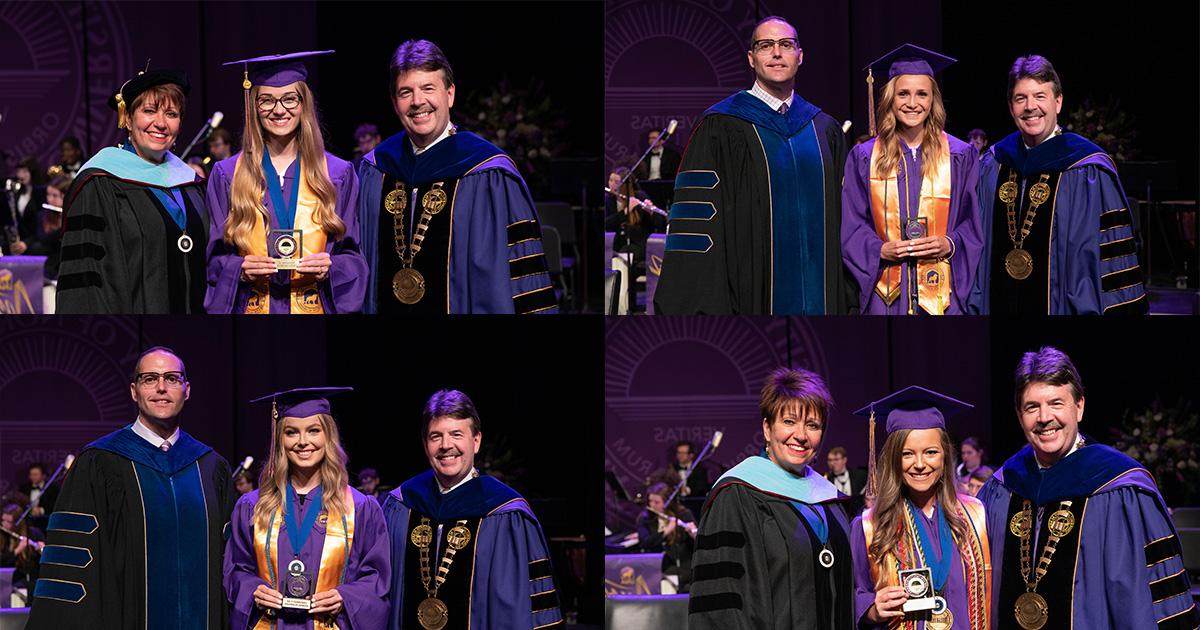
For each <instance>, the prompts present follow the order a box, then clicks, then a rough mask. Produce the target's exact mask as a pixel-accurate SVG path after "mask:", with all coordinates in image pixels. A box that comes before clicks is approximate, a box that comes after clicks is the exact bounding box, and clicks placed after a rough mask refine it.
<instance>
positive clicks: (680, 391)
mask: <svg viewBox="0 0 1200 630" xmlns="http://www.w3.org/2000/svg"><path fill="white" fill-rule="evenodd" d="M607 324H608V325H607V331H606V336H605V382H604V396H605V403H604V404H605V406H604V422H605V436H604V440H605V445H604V446H605V466H606V467H607V468H608V469H610V470H612V471H614V472H615V473H616V474H617V476H618V478H619V479H620V480H621V482H622V483H623V484H624V485H625V487H626V488H627V489H628V491H629V492H630V493H631V494H632V493H637V492H640V491H641V490H642V489H643V487H644V485H645V483H646V478H647V477H649V476H651V475H652V474H653V473H654V472H655V471H656V470H658V469H661V468H663V467H665V465H666V463H667V461H668V460H667V457H668V454H669V453H670V452H671V451H672V447H673V446H674V444H675V443H676V442H677V441H680V440H690V441H691V442H693V443H694V444H696V448H697V450H699V449H701V448H703V446H704V444H705V443H706V442H707V441H708V440H709V439H710V438H711V437H712V435H713V432H715V431H721V432H723V433H724V439H723V441H722V443H721V446H720V448H719V449H718V450H717V451H716V452H715V454H714V455H713V457H712V458H711V459H710V460H708V461H709V465H708V468H709V477H710V480H715V479H716V477H717V476H718V475H720V473H721V472H723V471H724V470H726V469H728V468H730V467H731V466H733V465H734V464H736V463H738V462H739V461H741V460H742V459H745V458H746V457H747V456H749V455H753V454H756V453H758V452H760V451H761V449H762V447H763V439H762V423H761V420H760V417H759V413H758V398H759V391H760V390H761V388H762V385H763V381H764V380H765V379H766V377H767V374H769V373H770V371H771V370H773V369H774V368H776V367H779V366H791V367H802V368H805V369H809V370H812V371H815V372H817V373H818V374H821V375H822V376H824V377H825V379H826V382H827V383H828V385H829V387H830V390H831V392H832V394H833V398H834V401H835V404H836V406H835V409H834V411H833V413H832V415H831V417H830V418H829V422H828V425H827V429H826V432H825V438H824V442H823V444H822V450H821V452H820V453H819V454H818V455H817V458H816V460H815V461H814V464H815V465H816V468H817V469H818V470H820V471H822V472H824V470H825V452H826V451H827V450H828V449H829V447H832V446H838V445H841V446H844V447H846V450H847V452H848V454H849V458H850V465H851V466H865V465H866V460H867V456H866V453H867V422H866V421H865V419H860V418H858V417H856V416H854V415H852V412H853V411H854V410H855V409H858V408H859V407H861V406H863V405H866V404H867V403H869V402H871V401H872V400H876V399H878V398H882V397H883V396H884V395H886V394H887V393H889V392H891V391H892V390H894V389H899V388H901V387H905V386H908V385H924V386H926V387H930V388H933V389H936V390H938V391H942V392H944V393H946V394H949V395H952V396H955V397H957V398H960V399H961V400H964V401H967V402H971V403H974V404H975V405H976V407H977V408H976V409H975V410H972V411H969V412H967V413H964V414H962V415H960V416H957V417H955V418H952V419H951V420H949V422H948V427H949V429H950V431H951V433H952V435H954V436H955V437H956V438H958V439H961V438H962V437H964V436H967V435H976V436H979V437H980V438H982V439H983V440H984V442H985V443H988V442H989V441H990V435H991V431H990V426H989V422H988V417H987V410H988V409H989V407H990V402H991V394H990V386H991V381H990V372H989V358H988V357H989V352H988V348H989V337H988V334H989V330H988V327H987V321H986V320H985V319H982V318H956V319H954V318H940V319H939V321H936V322H934V321H933V320H932V319H929V318H910V319H907V320H900V319H890V320H889V319H888V318H873V317H869V318H849V317H825V318H815V319H808V318H783V317H777V318H753V317H665V316H659V317H653V318H646V317H629V318H610V319H609V320H608V322H607ZM883 438H884V434H883V431H882V429H880V431H879V435H878V436H877V439H878V445H879V446H882V444H883ZM637 509H638V508H636V507H634V506H633V505H632V504H628V503H622V502H619V501H618V500H617V499H615V498H614V496H613V494H612V493H611V492H609V493H607V495H606V513H607V514H608V522H607V523H606V524H607V525H608V527H610V528H612V529H620V528H622V527H624V528H631V527H632V524H633V519H634V517H635V516H636V513H637Z"/></svg>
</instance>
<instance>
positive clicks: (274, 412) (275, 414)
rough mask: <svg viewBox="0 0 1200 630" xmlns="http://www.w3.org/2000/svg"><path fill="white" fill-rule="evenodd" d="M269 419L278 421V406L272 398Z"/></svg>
mask: <svg viewBox="0 0 1200 630" xmlns="http://www.w3.org/2000/svg"><path fill="white" fill-rule="evenodd" d="M271 419H272V420H274V421H276V422H278V421H279V407H278V406H276V404H275V399H274V398H272V399H271Z"/></svg>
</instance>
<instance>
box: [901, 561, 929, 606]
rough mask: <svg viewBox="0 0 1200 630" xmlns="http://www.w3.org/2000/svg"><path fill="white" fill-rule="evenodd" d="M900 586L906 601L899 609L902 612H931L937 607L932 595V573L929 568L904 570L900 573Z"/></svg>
mask: <svg viewBox="0 0 1200 630" xmlns="http://www.w3.org/2000/svg"><path fill="white" fill-rule="evenodd" d="M900 586H903V587H904V594H905V595H906V596H907V597H908V601H906V602H904V606H903V607H902V608H901V610H903V611H904V612H914V611H918V610H933V609H934V607H935V606H936V605H937V601H936V598H935V597H934V593H933V571H932V570H931V569H930V568H929V567H921V568H919V569H904V570H903V571H901V572H900Z"/></svg>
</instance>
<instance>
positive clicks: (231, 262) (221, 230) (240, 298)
mask: <svg viewBox="0 0 1200 630" xmlns="http://www.w3.org/2000/svg"><path fill="white" fill-rule="evenodd" d="M241 156H242V153H241V152H240V151H239V152H238V153H237V154H236V155H234V156H232V157H230V158H228V159H225V160H221V161H220V162H218V163H217V165H216V167H214V168H213V170H212V173H211V174H210V175H209V179H208V212H209V214H210V216H211V219H210V221H209V223H210V228H209V240H208V276H207V277H208V292H207V294H206V295H205V298H204V308H205V310H206V311H208V312H209V313H244V312H245V311H246V304H247V302H248V301H249V300H250V296H251V291H250V285H249V284H248V283H245V282H242V281H241V274H242V261H243V260H244V258H245V256H244V255H243V254H242V253H241V252H239V251H238V249H237V247H236V246H235V245H232V244H230V243H226V242H225V240H224V238H225V222H226V220H227V219H228V218H229V207H230V191H231V190H232V188H233V174H234V169H235V168H236V167H237V162H238V160H239V159H240V158H241ZM325 164H326V168H327V169H328V172H329V180H330V181H331V182H332V183H333V187H334V190H335V191H336V193H337V200H336V205H335V207H334V212H335V213H337V215H338V217H339V218H340V219H341V220H342V223H343V224H344V225H345V226H346V233H345V236H343V237H342V240H340V241H334V240H333V239H332V237H330V236H328V235H327V236H326V242H325V252H326V253H327V254H329V261H330V266H329V278H328V279H327V280H325V281H324V282H320V283H318V285H317V286H318V289H317V290H318V291H319V292H320V297H321V304H322V305H323V307H324V309H325V314H334V313H358V312H360V311H361V310H362V303H363V296H364V295H365V293H366V290H367V261H366V259H364V258H363V256H362V254H361V253H360V251H359V250H360V248H359V242H358V176H357V175H355V174H354V170H353V169H352V168H351V167H350V163H349V162H347V161H345V160H343V159H341V158H339V157H337V156H336V155H333V154H331V153H329V152H326V153H325ZM298 171H299V160H295V161H293V162H292V163H291V164H290V165H288V167H287V170H285V171H284V172H283V180H284V183H283V185H282V189H283V199H284V202H285V203H288V204H290V203H291V201H292V199H291V197H292V195H291V191H292V182H293V180H295V178H296V177H298V176H299V173H298ZM263 204H264V205H265V206H266V208H267V217H268V219H269V221H270V224H269V226H268V227H267V229H268V230H275V229H279V219H278V218H277V217H276V214H275V213H276V208H275V203H274V201H273V200H272V199H271V195H270V194H268V193H267V191H266V190H265V189H264V191H263ZM297 225H298V223H297ZM291 277H292V276H291V272H279V273H276V274H274V275H272V276H271V277H270V291H271V303H270V307H269V308H270V312H271V313H289V312H291V298H290V288H291Z"/></svg>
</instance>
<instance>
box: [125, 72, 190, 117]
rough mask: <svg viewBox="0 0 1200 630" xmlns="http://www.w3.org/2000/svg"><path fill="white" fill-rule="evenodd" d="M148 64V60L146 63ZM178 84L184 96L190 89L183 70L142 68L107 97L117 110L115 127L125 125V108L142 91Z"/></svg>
mask: <svg viewBox="0 0 1200 630" xmlns="http://www.w3.org/2000/svg"><path fill="white" fill-rule="evenodd" d="M146 65H147V66H149V62H147V64H146ZM167 84H173V85H178V86H179V88H180V89H181V90H183V94H184V96H187V93H188V91H190V90H191V89H192V85H191V83H189V82H188V77H187V73H186V72H184V71H183V70H167V69H163V70H150V69H146V70H143V71H141V72H139V73H137V74H136V75H134V77H133V78H132V79H130V80H128V81H126V82H125V83H123V84H122V85H121V87H120V88H118V89H117V92H116V93H115V94H113V95H112V96H110V97H108V107H109V108H110V109H112V110H113V111H115V112H117V128H118V129H124V128H126V127H127V124H126V121H125V110H126V109H127V108H128V107H129V106H130V105H132V104H133V102H134V101H136V100H137V97H139V96H141V95H142V93H143V92H145V91H146V90H149V89H150V88H153V87H158V86H160V85H167Z"/></svg>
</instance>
